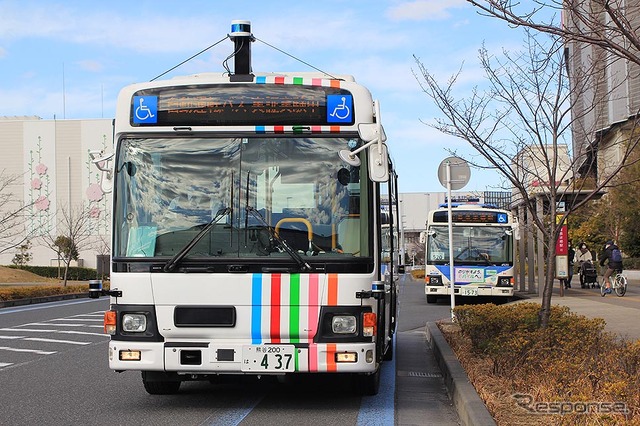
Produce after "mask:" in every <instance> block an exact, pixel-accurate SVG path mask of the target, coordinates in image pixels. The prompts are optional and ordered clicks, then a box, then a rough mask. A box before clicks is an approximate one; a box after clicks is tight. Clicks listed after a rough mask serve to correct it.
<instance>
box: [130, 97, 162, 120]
mask: <svg viewBox="0 0 640 426" xmlns="http://www.w3.org/2000/svg"><path fill="white" fill-rule="evenodd" d="M157 122H158V97H157V96H134V97H133V123H134V124H147V123H157Z"/></svg>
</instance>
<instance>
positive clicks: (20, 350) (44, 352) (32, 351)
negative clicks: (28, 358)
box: [0, 346, 57, 355]
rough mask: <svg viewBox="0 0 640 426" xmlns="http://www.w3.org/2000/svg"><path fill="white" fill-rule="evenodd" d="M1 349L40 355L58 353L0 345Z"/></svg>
mask: <svg viewBox="0 0 640 426" xmlns="http://www.w3.org/2000/svg"><path fill="white" fill-rule="evenodd" d="M0 350H2V351H9V352H28V353H32V354H38V355H51V354H55V353H57V352H56V351H41V350H38V349H19V348H8V347H6V346H0Z"/></svg>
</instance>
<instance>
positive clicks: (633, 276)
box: [515, 271, 640, 340]
mask: <svg viewBox="0 0 640 426" xmlns="http://www.w3.org/2000/svg"><path fill="white" fill-rule="evenodd" d="M637 272H638V271H628V273H627V272H625V274H626V275H627V279H628V288H627V293H626V294H625V295H624V297H617V296H616V295H615V294H608V295H606V296H605V297H602V296H601V295H600V289H597V288H593V289H582V288H580V281H579V279H577V278H578V277H577V276H574V277H573V278H574V279H573V281H572V283H571V285H572V288H569V289H565V290H564V296H560V284H559V282H558V281H556V282H555V286H554V288H553V295H552V297H551V304H553V305H564V306H568V307H569V309H571V312H574V313H576V314H578V315H584V316H587V317H591V318H602V319H604V320H605V322H606V326H605V330H606V331H611V332H613V333H616V334H618V335H620V336H621V337H626V338H628V339H631V340H638V339H640V327H638V324H640V274H638V273H637ZM598 278H599V280H600V279H601V277H598ZM576 287H577V288H576ZM516 294H517V297H518V298H519V299H520V300H518V301H517V302H515V303H518V302H524V301H535V302H538V303H541V302H542V291H540V294H528V293H523V292H517V293H516Z"/></svg>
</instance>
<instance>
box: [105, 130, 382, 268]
mask: <svg viewBox="0 0 640 426" xmlns="http://www.w3.org/2000/svg"><path fill="white" fill-rule="evenodd" d="M359 144H362V141H360V140H359V139H352V140H350V139H349V138H344V137H342V138H332V137H322V138H321V137H316V138H313V137H311V138H304V137H301V138H294V137H265V138H259V137H252V138H222V137H212V138H144V139H141V138H136V139H134V138H128V139H123V140H121V141H120V142H119V144H118V153H117V164H116V170H115V172H116V176H115V179H116V182H115V193H114V196H115V197H114V200H115V201H114V203H115V208H114V215H115V217H114V234H115V235H114V250H113V256H114V257H146V258H153V257H169V258H171V257H173V256H176V253H179V252H180V251H181V250H183V249H184V247H185V246H187V245H189V244H190V242H192V241H193V239H194V238H195V237H196V236H198V238H200V239H197V243H196V244H195V245H194V246H193V247H192V248H190V249H189V250H188V253H187V254H186V256H185V258H187V259H189V258H190V259H197V258H206V259H209V260H213V259H215V258H224V259H227V260H228V258H230V257H234V258H237V257H265V256H269V257H282V258H287V259H288V258H289V257H290V254H291V253H290V250H284V248H283V243H282V241H283V240H284V241H285V243H286V245H288V246H289V247H290V248H291V249H292V250H294V251H295V252H296V253H297V254H300V255H302V256H321V257H327V256H332V257H347V256H348V257H354V256H370V253H371V250H372V242H371V241H369V237H368V235H369V233H368V232H367V229H368V226H370V225H369V218H368V217H366V216H367V215H366V212H367V211H369V210H370V207H369V204H370V203H371V200H370V199H369V198H370V197H369V195H368V191H367V181H368V178H367V176H366V171H367V167H366V159H364V162H365V163H364V164H363V165H362V166H360V167H353V166H349V165H346V164H344V163H343V162H342V161H341V160H340V158H339V156H338V154H337V153H338V151H339V150H340V149H344V148H345V147H347V146H358V145H359ZM363 157H364V156H363ZM205 228H208V229H207V230H206V232H204V235H200V233H201V231H202V230H203V229H205Z"/></svg>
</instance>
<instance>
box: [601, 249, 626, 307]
mask: <svg viewBox="0 0 640 426" xmlns="http://www.w3.org/2000/svg"><path fill="white" fill-rule="evenodd" d="M605 262H608V263H607V269H606V270H605V271H604V285H605V290H604V292H603V293H602V296H604V295H605V294H610V293H611V279H610V277H611V274H613V273H614V272H615V271H622V253H621V252H620V248H619V247H618V246H617V245H616V244H615V243H614V242H613V240H609V241H607V242H606V243H605V245H604V250H603V251H602V254H601V255H600V266H604V264H605Z"/></svg>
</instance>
